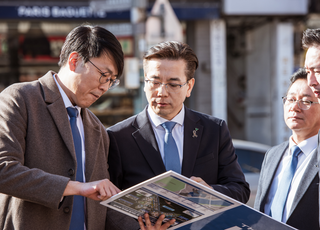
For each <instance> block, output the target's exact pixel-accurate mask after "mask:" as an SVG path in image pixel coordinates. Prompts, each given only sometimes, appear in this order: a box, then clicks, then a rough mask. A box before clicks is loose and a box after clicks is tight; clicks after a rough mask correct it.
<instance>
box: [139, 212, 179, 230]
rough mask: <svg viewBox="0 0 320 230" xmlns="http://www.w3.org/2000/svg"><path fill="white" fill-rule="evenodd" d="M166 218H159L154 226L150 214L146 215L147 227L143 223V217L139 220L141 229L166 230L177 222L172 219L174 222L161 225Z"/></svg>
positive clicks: (162, 216)
mask: <svg viewBox="0 0 320 230" xmlns="http://www.w3.org/2000/svg"><path fill="white" fill-rule="evenodd" d="M164 218H165V215H161V216H160V217H159V219H158V220H157V222H156V223H155V224H154V225H152V224H151V221H150V219H149V214H148V213H145V214H144V220H145V223H146V226H145V225H144V223H143V220H142V217H141V216H139V218H138V221H139V225H140V229H141V230H165V229H167V228H169V227H170V226H171V225H172V224H174V222H175V221H176V220H175V219H172V220H170V221H168V222H166V223H164V224H163V225H161V224H162V221H163V220H164Z"/></svg>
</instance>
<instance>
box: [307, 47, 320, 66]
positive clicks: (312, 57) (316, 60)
mask: <svg viewBox="0 0 320 230" xmlns="http://www.w3.org/2000/svg"><path fill="white" fill-rule="evenodd" d="M305 67H306V68H308V69H313V68H320V46H312V47H310V48H309V49H308V51H307V54H306V60H305Z"/></svg>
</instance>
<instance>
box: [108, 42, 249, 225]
mask: <svg viewBox="0 0 320 230" xmlns="http://www.w3.org/2000/svg"><path fill="white" fill-rule="evenodd" d="M143 67H144V76H145V86H144V91H145V93H146V97H147V100H148V106H147V107H146V108H145V109H144V110H143V111H142V112H140V113H139V114H138V115H135V116H133V117H131V118H129V119H127V120H125V121H122V122H120V123H118V124H116V125H114V126H112V127H110V128H109V129H108V134H109V137H110V154H109V172H110V178H111V181H112V182H113V183H114V184H115V185H116V186H118V187H119V188H120V189H126V188H129V187H131V186H133V185H135V184H138V183H140V182H142V181H144V180H147V179H149V178H151V177H154V176H156V175H159V174H161V173H163V172H165V171H167V170H174V171H176V172H178V173H181V174H182V175H184V176H186V177H191V176H193V179H194V180H196V181H197V182H199V183H202V184H204V185H206V186H209V187H210V188H213V189H214V190H216V191H218V192H221V193H223V194H225V195H227V196H230V197H232V198H234V199H237V200H239V201H241V202H244V203H245V202H247V201H248V198H249V194H250V190H249V186H248V184H247V183H246V181H245V178H244V175H243V173H242V171H241V168H240V166H239V164H238V161H237V156H236V155H235V151H234V148H233V145H232V140H231V137H230V134H229V130H228V128H227V125H226V123H225V122H224V121H223V120H220V119H218V118H215V117H212V116H209V115H206V114H202V113H199V112H195V111H193V110H191V109H188V108H186V107H185V106H184V104H183V102H184V100H185V99H186V97H190V95H191V91H192V88H193V86H194V83H195V79H194V73H195V70H196V69H197V67H198V59H197V57H196V55H195V53H194V52H193V50H192V49H191V48H190V47H189V46H188V45H187V44H184V43H179V42H163V43H160V44H158V45H156V46H154V47H152V48H150V49H149V51H148V52H147V53H146V55H145V56H144V61H143ZM168 121H171V122H175V123H173V125H174V127H173V129H172V132H171V133H172V135H171V134H170V131H168V133H166V131H165V129H166V128H167V126H168V125H167V124H168V123H166V122H168ZM163 123H165V124H163ZM169 137H170V138H169ZM169 139H170V140H171V141H168V140H169ZM169 143H171V144H172V143H174V144H173V145H171V146H172V148H168V146H170V144H169ZM174 154H176V155H174ZM170 155H171V156H170ZM171 157H175V159H172V158H171ZM170 163H171V165H170ZM110 211H111V210H110ZM111 212H112V211H111ZM118 217H119V215H118ZM108 220H109V219H108ZM122 223H123V222H122ZM132 229H134V228H132Z"/></svg>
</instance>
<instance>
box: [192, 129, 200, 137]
mask: <svg viewBox="0 0 320 230" xmlns="http://www.w3.org/2000/svg"><path fill="white" fill-rule="evenodd" d="M198 130H199V129H198V128H195V129H194V130H193V131H192V132H193V136H192V137H198V136H197V131H198Z"/></svg>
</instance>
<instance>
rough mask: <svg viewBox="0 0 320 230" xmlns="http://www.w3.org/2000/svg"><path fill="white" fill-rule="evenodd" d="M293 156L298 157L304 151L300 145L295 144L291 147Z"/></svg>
mask: <svg viewBox="0 0 320 230" xmlns="http://www.w3.org/2000/svg"><path fill="white" fill-rule="evenodd" d="M291 152H292V157H298V156H299V154H300V153H301V152H302V151H301V149H300V148H299V146H297V145H294V146H292V147H291Z"/></svg>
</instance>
